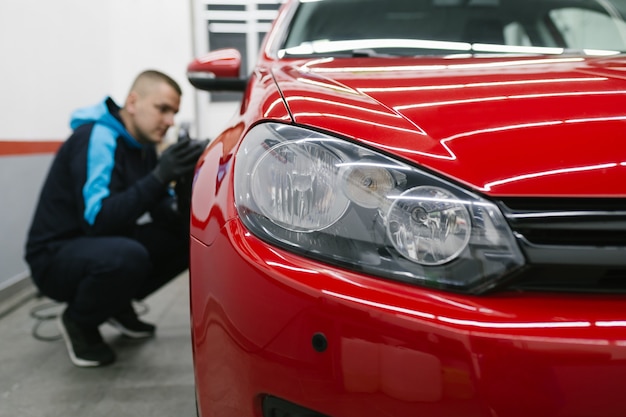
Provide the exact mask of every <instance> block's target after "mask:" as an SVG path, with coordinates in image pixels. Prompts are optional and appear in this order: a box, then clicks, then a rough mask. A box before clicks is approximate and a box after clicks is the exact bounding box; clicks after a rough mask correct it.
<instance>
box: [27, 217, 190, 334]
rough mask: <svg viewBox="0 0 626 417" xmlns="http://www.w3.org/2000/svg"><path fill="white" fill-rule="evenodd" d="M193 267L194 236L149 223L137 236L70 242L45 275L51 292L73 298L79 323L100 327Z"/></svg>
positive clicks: (44, 285)
mask: <svg viewBox="0 0 626 417" xmlns="http://www.w3.org/2000/svg"><path fill="white" fill-rule="evenodd" d="M188 266H189V235H188V234H187V233H184V232H182V230H180V229H178V228H176V229H172V228H171V227H166V226H163V225H161V226H160V225H159V224H155V223H149V224H146V225H143V226H137V227H136V230H134V231H133V233H132V235H131V236H103V237H79V238H76V239H73V240H70V241H67V242H66V243H64V244H63V245H62V246H61V247H60V248H59V249H58V251H56V253H55V254H54V256H53V258H52V259H51V261H50V262H49V263H48V267H47V268H46V270H45V272H44V273H43V274H41V276H38V277H37V276H34V277H33V278H34V279H35V282H36V284H37V286H38V287H39V290H40V291H41V292H42V293H43V294H44V295H46V296H48V297H50V298H52V299H54V300H57V301H62V302H67V303H68V314H69V316H70V317H71V318H72V319H74V320H75V321H76V322H78V323H79V324H82V325H85V326H96V325H99V324H101V323H103V322H104V321H106V320H107V319H108V318H109V317H111V316H112V315H114V314H115V313H116V312H119V311H122V310H124V309H126V308H128V305H129V304H130V302H131V300H133V299H136V300H141V299H143V298H145V297H147V296H148V295H150V294H151V293H153V292H154V291H156V290H157V289H159V288H161V287H162V286H163V285H164V284H166V283H167V282H169V281H170V280H172V279H173V278H174V277H176V276H177V275H179V274H180V273H181V272H183V271H184V270H185V269H187V268H188Z"/></svg>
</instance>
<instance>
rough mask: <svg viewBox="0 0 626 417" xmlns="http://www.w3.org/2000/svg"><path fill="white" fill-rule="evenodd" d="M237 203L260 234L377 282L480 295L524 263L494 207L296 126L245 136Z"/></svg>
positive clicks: (271, 126)
mask: <svg viewBox="0 0 626 417" xmlns="http://www.w3.org/2000/svg"><path fill="white" fill-rule="evenodd" d="M235 200H236V205H237V210H238V213H239V215H240V217H241V220H242V221H243V223H244V224H245V225H246V227H247V228H248V229H250V231H251V232H252V233H253V234H255V235H256V236H258V237H259V238H261V239H263V240H266V241H268V242H270V243H272V244H275V245H278V246H281V247H283V248H286V249H288V250H292V251H295V252H298V253H300V254H303V255H304V256H308V257H312V258H315V259H318V260H321V261H324V262H329V263H332V264H335V265H339V266H341V267H345V268H349V269H352V270H357V271H361V272H364V273H368V274H373V275H378V276H381V277H386V278H391V279H397V280H402V281H407V282H412V283H416V284H421V285H427V286H431V287H436V288H442V289H450V290H458V291H464V292H472V293H477V292H481V291H485V290H487V289H489V288H492V287H493V286H494V285H496V284H497V283H498V281H499V280H501V279H503V278H504V277H506V276H507V275H509V274H511V273H512V272H513V271H515V270H516V269H518V268H519V267H521V266H522V265H523V264H524V257H523V256H522V254H521V252H520V250H519V248H518V247H517V244H516V243H515V240H514V237H513V235H512V233H511V230H510V229H509V227H508V225H507V223H506V221H505V220H504V217H503V216H502V214H501V212H500V210H499V209H498V208H497V206H496V205H495V204H493V203H491V202H489V201H487V200H485V199H483V198H482V197H480V196H478V195H476V194H473V193H471V192H469V191H467V190H464V189H463V188H461V187H458V186H456V185H455V184H453V183H451V182H448V181H446V180H444V179H442V178H439V177H436V176H434V175H432V174H429V173H427V172H425V171H423V170H420V169H418V168H415V167H413V166H410V165H408V164H405V163H403V162H400V161H396V160H394V159H392V158H390V157H387V156H385V155H382V154H380V153H377V152H374V151H372V150H370V149H367V148H364V147H361V146H359V145H356V144H354V143H351V142H348V141H345V140H341V139H339V138H336V137H332V136H329V135H325V134H323V133H319V132H316V131H312V130H308V129H304V128H301V127H296V126H290V125H283V124H278V123H265V124H260V125H257V126H255V127H254V128H252V129H251V130H250V132H249V133H248V134H247V135H246V137H245V138H244V140H243V143H242V146H241V148H240V150H239V151H238V153H237V157H236V162H235Z"/></svg>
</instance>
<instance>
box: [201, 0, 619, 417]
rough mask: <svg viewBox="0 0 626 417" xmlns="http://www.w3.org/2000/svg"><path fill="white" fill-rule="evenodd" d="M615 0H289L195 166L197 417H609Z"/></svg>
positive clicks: (217, 59)
mask: <svg viewBox="0 0 626 417" xmlns="http://www.w3.org/2000/svg"><path fill="white" fill-rule="evenodd" d="M625 13H626V1H623V0H602V1H600V0H523V1H520V0H317V1H315V0H300V1H297V0H293V1H288V2H287V3H286V4H285V5H283V7H282V8H281V10H280V12H279V17H278V18H277V20H276V21H275V23H274V25H273V29H272V30H271V32H270V33H269V34H268V35H267V37H266V39H265V42H264V45H263V47H262V52H261V54H260V56H259V59H258V63H257V64H256V67H255V69H254V71H253V72H252V74H251V75H250V76H249V77H248V78H246V79H242V78H240V77H239V71H240V66H241V59H240V56H239V54H238V53H237V51H236V50H232V49H229V50H220V51H213V52H211V53H209V54H208V55H207V56H205V57H202V58H201V59H198V60H196V61H194V62H192V63H191V64H190V65H189V79H190V82H191V83H192V84H194V85H195V86H196V87H197V88H200V89H204V90H210V91H215V90H238V89H240V91H244V93H243V100H242V103H241V108H240V111H239V112H238V114H237V115H236V116H235V117H234V119H233V120H232V121H231V122H230V124H229V127H228V128H227V129H226V130H225V131H224V132H223V133H222V134H221V135H220V136H219V137H217V138H216V139H215V140H214V141H213V142H212V143H211V144H210V145H209V147H208V148H207V150H206V152H205V153H204V155H203V156H202V158H201V160H200V162H199V165H198V169H197V175H196V179H195V183H194V189H193V199H192V224H191V267H190V285H191V288H190V291H191V316H192V337H193V356H194V366H195V378H196V386H197V392H196V393H197V402H198V410H199V415H201V416H203V417H319V416H329V417H417V416H420V417H433V416H437V417H457V416H458V417H479V416H480V417H518V416H519V417H543V416H545V417H556V416H562V417H565V416H567V417H623V416H626V386H625V385H624V381H625V380H626V56H623V55H621V51H626V24H625V23H624V21H623V18H622V17H623V16H625Z"/></svg>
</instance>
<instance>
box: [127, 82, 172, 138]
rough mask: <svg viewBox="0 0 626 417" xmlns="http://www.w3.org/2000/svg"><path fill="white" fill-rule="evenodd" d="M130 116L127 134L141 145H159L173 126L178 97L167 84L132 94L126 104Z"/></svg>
mask: <svg viewBox="0 0 626 417" xmlns="http://www.w3.org/2000/svg"><path fill="white" fill-rule="evenodd" d="M126 107H127V110H128V113H129V114H130V116H131V123H130V124H131V126H128V130H129V132H130V133H131V134H132V135H133V136H134V137H135V138H136V139H137V140H138V141H139V142H142V143H154V144H158V143H160V142H161V141H162V140H163V138H164V137H165V133H166V132H167V130H168V129H169V128H170V127H171V126H173V125H174V116H175V115H176V113H178V109H179V107H180V96H179V95H178V93H177V92H176V90H174V89H173V88H172V87H171V86H170V85H169V84H167V83H165V82H159V83H156V84H154V85H151V86H150V88H148V89H146V90H145V91H141V92H132V93H131V94H130V96H129V100H128V103H127V106H126Z"/></svg>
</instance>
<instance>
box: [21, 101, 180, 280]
mask: <svg viewBox="0 0 626 417" xmlns="http://www.w3.org/2000/svg"><path fill="white" fill-rule="evenodd" d="M119 110H120V108H119V107H118V106H117V105H116V104H115V103H114V102H113V100H112V99H111V98H106V99H105V100H104V101H102V102H101V103H100V104H98V105H96V106H93V107H88V108H83V109H79V110H77V111H75V112H74V113H73V114H72V117H71V122H70V126H71V128H72V129H73V133H72V135H71V136H70V137H69V138H68V139H67V140H66V141H65V142H64V143H63V145H62V146H61V147H60V149H59V151H58V153H57V154H56V156H55V158H54V161H53V162H52V165H51V167H50V170H49V172H48V176H47V178H46V180H45V182H44V185H43V188H42V191H41V194H40V197H39V202H38V204H37V207H36V209H35V214H34V217H33V222H32V224H31V228H30V231H29V233H28V238H27V242H26V255H25V258H26V261H27V262H28V263H29V265H30V266H31V272H33V273H35V271H34V270H37V269H38V268H41V267H44V266H45V264H46V261H47V259H49V256H50V255H52V254H53V253H54V251H55V250H56V249H57V248H58V247H59V245H62V243H63V242H64V241H66V240H68V239H72V238H75V237H78V236H104V235H131V234H132V231H133V228H134V227H135V225H136V223H137V221H138V219H139V218H141V217H142V216H143V215H145V214H146V213H153V214H154V212H155V211H161V212H162V211H163V210H171V208H172V206H173V197H172V195H171V193H170V192H168V188H167V186H166V185H164V184H162V183H161V182H160V181H159V180H158V179H157V178H156V177H155V176H154V175H151V172H152V170H153V169H154V168H155V166H156V164H157V152H156V149H155V146H154V145H153V144H141V143H139V142H138V141H137V140H136V139H135V138H133V137H132V136H131V135H130V133H128V131H127V130H126V128H125V127H124V125H123V123H122V121H121V119H120V117H119ZM161 217H162V216H161Z"/></svg>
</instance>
